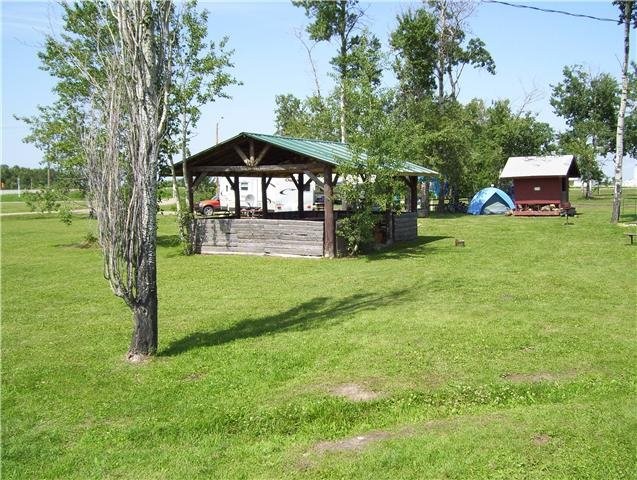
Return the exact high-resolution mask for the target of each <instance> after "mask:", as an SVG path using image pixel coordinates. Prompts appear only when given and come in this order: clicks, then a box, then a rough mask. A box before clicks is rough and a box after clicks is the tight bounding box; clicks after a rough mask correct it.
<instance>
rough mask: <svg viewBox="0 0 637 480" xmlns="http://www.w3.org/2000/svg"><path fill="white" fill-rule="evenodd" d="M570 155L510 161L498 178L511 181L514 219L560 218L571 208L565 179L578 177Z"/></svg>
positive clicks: (573, 160) (578, 173) (575, 165)
mask: <svg viewBox="0 0 637 480" xmlns="http://www.w3.org/2000/svg"><path fill="white" fill-rule="evenodd" d="M579 176H580V172H579V169H578V167H577V162H576V161H575V156H574V155H550V156H544V157H510V158H509V159H508V160H507V163H506V165H505V166H504V168H503V169H502V173H501V174H500V178H501V179H512V180H513V197H514V203H515V212H514V214H515V215H519V216H534V215H560V213H561V210H562V209H569V208H571V205H570V202H569V198H568V188H569V184H568V179H569V178H574V177H579Z"/></svg>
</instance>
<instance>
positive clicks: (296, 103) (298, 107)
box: [275, 94, 340, 142]
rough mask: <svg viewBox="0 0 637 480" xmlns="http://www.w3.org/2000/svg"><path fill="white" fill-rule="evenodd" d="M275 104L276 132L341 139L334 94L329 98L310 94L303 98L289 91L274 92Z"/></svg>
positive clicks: (294, 135)
mask: <svg viewBox="0 0 637 480" xmlns="http://www.w3.org/2000/svg"><path fill="white" fill-rule="evenodd" d="M275 103H276V110H275V125H276V134H277V135H287V136H291V137H297V138H310V139H320V140H330V141H335V142H337V141H339V140H340V132H339V126H338V103H337V99H336V98H335V96H334V95H331V96H330V97H328V98H323V97H319V96H318V95H311V96H309V97H307V98H305V99H303V100H301V99H299V98H297V97H295V96H294V95H291V94H287V95H277V96H276V97H275Z"/></svg>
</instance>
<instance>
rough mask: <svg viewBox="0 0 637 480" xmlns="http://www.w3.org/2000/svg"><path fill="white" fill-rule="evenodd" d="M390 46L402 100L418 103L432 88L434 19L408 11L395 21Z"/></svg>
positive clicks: (433, 75)
mask: <svg viewBox="0 0 637 480" xmlns="http://www.w3.org/2000/svg"><path fill="white" fill-rule="evenodd" d="M397 21H398V25H397V26H396V29H395V30H394V31H393V32H392V34H391V38H390V44H391V46H392V48H393V49H394V51H395V52H396V56H395V58H394V72H395V73H396V77H397V78H398V81H399V83H400V90H401V92H402V94H403V95H404V96H405V97H411V98H414V99H421V98H423V97H424V96H426V95H430V94H432V92H433V91H434V90H435V88H436V75H435V71H434V70H435V65H436V59H437V54H438V52H437V49H436V41H435V38H436V18H435V17H434V16H433V15H432V14H431V13H430V12H428V11H427V10H425V9H422V8H420V9H417V10H416V11H413V10H408V11H407V12H406V13H404V14H403V15H401V16H399V17H398V18H397Z"/></svg>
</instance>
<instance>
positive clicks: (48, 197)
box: [24, 188, 60, 213]
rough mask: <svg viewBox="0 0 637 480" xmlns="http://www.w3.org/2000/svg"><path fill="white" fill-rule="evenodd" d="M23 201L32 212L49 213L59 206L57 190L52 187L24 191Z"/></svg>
mask: <svg viewBox="0 0 637 480" xmlns="http://www.w3.org/2000/svg"><path fill="white" fill-rule="evenodd" d="M24 201H25V203H26V204H27V206H28V207H29V208H30V209H31V211H32V212H36V211H37V212H40V213H51V212H53V211H56V210H58V209H59V208H60V195H59V192H57V191H56V190H54V189H52V188H45V189H43V190H38V191H36V192H25V193H24Z"/></svg>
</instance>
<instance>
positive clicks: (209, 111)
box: [0, 1, 637, 179]
mask: <svg viewBox="0 0 637 480" xmlns="http://www.w3.org/2000/svg"><path fill="white" fill-rule="evenodd" d="M524 3H525V4H527V5H533V6H537V7H542V8H547V9H556V10H567V11H570V12H574V13H582V14H587V15H593V16H598V17H606V18H613V19H614V18H617V8H616V7H614V6H613V5H612V4H611V2H610V1H607V2H589V1H579V2H524ZM0 5H1V8H2V13H1V15H2V163H5V164H10V165H13V164H19V165H24V166H36V165H38V163H39V161H40V160H41V154H40V152H39V151H38V150H37V149H35V148H34V147H32V146H30V145H25V144H23V143H22V142H21V139H22V138H23V137H24V136H25V135H26V134H27V129H26V128H25V127H24V125H22V124H21V123H20V122H17V121H16V120H14V119H13V115H14V114H17V115H32V114H34V113H35V112H36V106H37V105H38V104H42V105H44V104H48V103H51V101H52V95H51V87H52V86H53V80H52V79H51V78H49V76H48V75H47V73H46V72H43V71H42V70H40V69H39V68H38V67H39V61H38V58H37V52H38V51H39V50H40V49H41V45H42V43H43V39H44V35H45V34H46V33H50V32H59V28H60V20H59V7H57V6H56V5H55V4H54V3H50V2H3V3H1V4H0ZM200 5H201V6H202V7H204V8H207V9H208V10H209V11H210V12H211V15H210V22H209V32H210V36H211V38H212V39H218V38H221V37H222V36H224V35H228V36H229V37H230V43H229V45H230V47H231V48H233V49H234V50H235V54H234V57H233V60H234V63H235V65H236V68H235V70H234V74H235V76H236V77H237V78H238V79H239V80H241V81H242V82H243V85H242V86H237V87H233V88H231V89H230V90H229V93H230V94H231V95H232V99H231V100H225V99H222V100H219V101H217V102H214V103H212V104H210V105H208V106H206V107H205V108H204V114H203V116H202V119H201V121H200V123H199V126H198V128H197V134H196V136H195V138H193V140H192V142H191V151H192V152H197V151H199V150H203V149H205V148H207V147H210V146H211V145H212V144H213V143H214V141H215V128H216V125H217V123H219V133H220V137H221V139H224V138H228V137H231V136H233V135H235V134H237V133H239V132H241V131H253V132H261V133H273V132H274V106H275V103H274V97H275V95H277V94H282V93H292V94H294V95H296V96H299V97H302V96H305V95H307V94H309V93H311V91H312V89H313V87H314V85H313V77H312V73H311V69H310V65H309V62H308V59H307V54H306V52H305V50H304V48H303V46H302V45H301V43H300V42H299V41H298V40H297V38H296V37H295V32H296V31H299V30H302V29H303V27H304V26H305V25H306V24H307V22H308V20H307V18H306V17H305V15H304V11H303V10H302V9H300V8H296V7H294V6H292V5H291V3H290V2H287V1H286V2H283V1H276V2H272V1H269V2H265V1H260V2H238V1H235V2H200ZM361 5H362V6H363V7H364V8H366V10H367V18H366V19H365V23H366V25H367V27H368V28H370V29H371V30H372V31H373V32H374V33H376V35H377V36H378V37H379V38H380V39H381V41H382V42H383V45H384V47H385V49H387V39H388V36H389V33H390V32H391V31H392V30H393V29H394V27H395V24H396V15H397V14H400V13H401V12H404V11H406V10H407V9H408V8H410V7H416V6H418V5H419V3H417V2H405V1H402V2H376V1H375V2H371V3H367V2H363V1H362V2H361ZM470 30H471V34H472V35H473V36H477V37H480V38H481V39H482V40H483V41H484V42H485V43H486V46H487V49H488V50H489V51H490V52H491V54H492V56H493V58H494V60H495V62H496V71H497V73H496V75H495V76H492V75H489V74H487V73H484V72H477V71H473V70H470V69H467V70H465V72H464V73H463V78H462V82H461V99H463V100H469V99H471V98H474V97H478V98H482V99H484V100H485V101H486V102H490V101H492V100H495V99H499V98H508V99H510V100H511V101H512V103H513V105H514V106H520V105H521V102H522V101H523V99H524V98H525V97H526V96H527V94H528V93H530V92H534V97H535V101H534V102H533V103H531V104H530V105H528V106H527V109H528V110H530V111H532V112H535V113H537V114H538V118H539V119H540V120H542V121H546V122H548V123H550V124H551V125H552V126H553V127H554V128H556V129H558V130H563V129H564V124H563V122H562V121H561V119H559V118H558V117H556V116H555V115H554V114H553V112H552V108H551V106H550V104H549V98H550V92H551V87H550V85H551V84H556V83H558V82H559V81H560V80H561V76H562V69H563V67H564V66H565V65H573V64H581V65H584V66H585V67H586V68H587V69H589V70H590V71H591V72H593V73H598V72H609V73H611V74H613V75H615V76H617V77H618V78H619V75H620V71H621V55H622V34H623V32H622V28H621V27H620V26H618V25H617V24H616V23H611V22H599V21H593V20H585V19H579V18H573V17H568V16H563V15H557V14H547V13H541V12H536V11H532V10H527V9H520V8H512V7H508V6H504V5H498V4H485V3H483V4H480V5H479V6H478V8H477V11H476V13H475V14H474V16H473V17H472V18H471V19H470ZM632 45H633V53H632V55H631V56H632V58H633V59H634V58H637V57H636V56H635V55H634V52H636V51H637V45H635V41H634V39H633V44H632ZM334 51H335V47H334V45H330V44H322V45H319V46H318V47H316V48H315V50H314V55H315V62H316V64H317V67H318V70H319V75H320V79H321V86H322V88H323V90H324V91H327V90H329V89H330V88H331V86H332V84H331V79H330V76H329V73H330V65H329V59H330V57H331V56H333V54H334ZM392 81H393V80H392V78H391V75H388V76H387V78H386V82H387V83H388V84H391V83H392ZM625 163H626V168H625V170H624V171H625V175H624V176H625V178H627V179H628V178H632V176H633V170H634V161H633V160H632V159H630V160H628V161H626V162H625ZM605 170H606V171H607V172H610V168H609V167H607V168H605Z"/></svg>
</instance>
